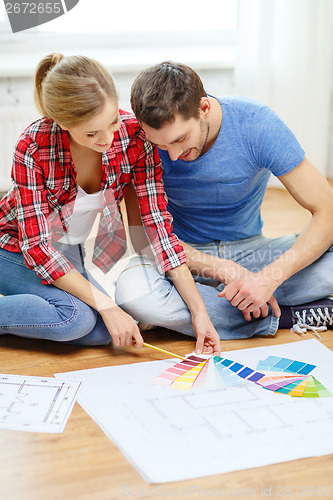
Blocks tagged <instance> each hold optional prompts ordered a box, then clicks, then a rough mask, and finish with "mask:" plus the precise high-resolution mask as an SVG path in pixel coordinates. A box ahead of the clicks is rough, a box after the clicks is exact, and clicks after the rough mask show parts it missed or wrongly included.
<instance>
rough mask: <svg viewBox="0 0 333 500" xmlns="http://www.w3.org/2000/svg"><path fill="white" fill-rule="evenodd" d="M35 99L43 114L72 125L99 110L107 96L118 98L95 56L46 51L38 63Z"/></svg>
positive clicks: (80, 122) (66, 124)
mask: <svg viewBox="0 0 333 500" xmlns="http://www.w3.org/2000/svg"><path fill="white" fill-rule="evenodd" d="M34 98H35V103H36V106H37V108H38V110H39V112H40V113H41V114H42V115H43V116H46V117H47V118H51V119H52V120H54V121H55V122H57V123H58V124H60V125H63V126H64V127H66V128H71V127H75V126H77V125H80V124H82V123H83V122H85V121H87V120H89V119H90V118H92V117H93V116H95V115H97V114H99V113H100V112H102V110H103V108H104V106H105V102H106V100H107V99H109V98H111V99H115V100H116V101H117V91H116V88H115V84H114V81H113V79H112V76H111V75H110V73H109V72H108V71H107V69H106V68H104V66H102V64H100V63H98V62H97V61H95V60H94V59H90V58H88V57H84V56H69V57H65V56H63V55H62V54H49V55H48V56H46V57H44V58H43V59H42V60H41V61H40V63H39V64H38V66H37V70H36V75H35V90H34Z"/></svg>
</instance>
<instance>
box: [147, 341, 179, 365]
mask: <svg viewBox="0 0 333 500" xmlns="http://www.w3.org/2000/svg"><path fill="white" fill-rule="evenodd" d="M143 345H144V346H146V347H150V348H151V349H155V350H156V351H160V352H164V353H165V354H170V356H172V357H173V358H179V359H183V360H184V361H186V358H184V357H183V356H179V354H174V353H173V352H170V351H165V350H164V349H160V348H159V347H156V346H154V345H151V344H147V343H146V342H144V343H143Z"/></svg>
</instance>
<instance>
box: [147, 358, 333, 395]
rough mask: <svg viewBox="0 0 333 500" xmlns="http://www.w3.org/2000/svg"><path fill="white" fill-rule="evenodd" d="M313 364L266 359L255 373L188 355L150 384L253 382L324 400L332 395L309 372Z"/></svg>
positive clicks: (194, 385) (228, 361)
mask: <svg viewBox="0 0 333 500" xmlns="http://www.w3.org/2000/svg"><path fill="white" fill-rule="evenodd" d="M315 367H316V366H315V365H311V364H309V363H304V362H301V361H295V360H292V359H288V358H279V357H276V356H269V357H268V358H267V359H265V360H262V361H259V363H258V366H257V370H255V369H253V368H250V367H248V366H245V365H243V364H242V363H238V362H237V361H233V360H231V359H227V358H223V357H219V356H214V357H208V358H207V357H199V356H193V355H192V356H189V357H188V358H186V360H184V361H181V362H180V363H177V364H175V365H173V366H172V367H170V368H168V370H166V371H164V372H163V373H161V374H160V375H159V376H158V377H157V378H156V379H155V380H154V381H153V382H154V383H155V384H158V385H162V386H171V387H172V388H173V389H177V390H183V391H189V390H191V389H192V388H204V389H214V388H221V387H225V388H228V387H237V386H241V385H244V384H246V383H251V382H252V383H255V384H257V385H260V386H261V387H263V388H264V389H267V390H270V391H274V392H278V393H282V394H288V395H289V396H297V397H308V398H313V397H327V396H332V394H331V393H330V392H329V391H328V390H327V389H326V388H325V387H324V386H323V385H322V384H321V383H320V382H319V381H318V380H317V379H316V378H315V377H314V376H313V375H310V372H311V371H312V370H313V369H314V368H315Z"/></svg>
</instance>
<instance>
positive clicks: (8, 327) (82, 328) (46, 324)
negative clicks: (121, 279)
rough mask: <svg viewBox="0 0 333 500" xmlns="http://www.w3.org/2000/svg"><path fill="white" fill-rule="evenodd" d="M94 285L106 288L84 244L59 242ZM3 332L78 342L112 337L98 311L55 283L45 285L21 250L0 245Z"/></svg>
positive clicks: (100, 342)
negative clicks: (89, 268) (89, 266)
mask: <svg viewBox="0 0 333 500" xmlns="http://www.w3.org/2000/svg"><path fill="white" fill-rule="evenodd" d="M57 249H58V250H59V251H60V252H62V253H63V254H64V255H65V256H66V257H67V259H68V260H69V261H70V262H71V263H72V264H73V265H74V266H75V268H76V269H77V270H78V271H79V272H80V273H81V274H82V275H83V276H84V277H85V278H86V279H88V280H89V281H90V282H91V283H92V284H93V285H95V286H96V287H97V288H98V289H99V290H102V291H103V292H104V293H106V292H105V290H103V289H102V287H101V286H100V285H99V283H97V282H96V280H94V278H93V277H92V276H91V274H90V273H89V272H88V271H87V270H86V269H85V266H84V250H83V248H82V246H81V245H59V244H58V245H57ZM0 294H2V295H4V297H0V334H1V333H9V334H12V335H18V336H20V337H29V338H36V339H47V340H56V341H59V342H67V343H71V344H78V345H104V344H109V343H110V341H111V336H110V334H109V332H108V330H107V329H106V327H105V325H104V322H103V320H102V318H101V316H100V314H99V313H97V311H96V310H95V309H93V308H92V307H90V306H88V305H87V304H85V303H84V302H82V301H81V300H80V299H77V298H76V297H74V296H73V295H71V294H70V293H67V292H64V291H63V290H60V289H59V288H57V287H56V286H54V285H43V284H42V280H41V278H40V277H39V276H37V274H36V273H35V272H34V271H32V270H30V269H29V268H28V267H27V266H26V264H25V262H24V259H23V256H22V254H21V253H14V252H8V251H7V250H3V249H2V248H0Z"/></svg>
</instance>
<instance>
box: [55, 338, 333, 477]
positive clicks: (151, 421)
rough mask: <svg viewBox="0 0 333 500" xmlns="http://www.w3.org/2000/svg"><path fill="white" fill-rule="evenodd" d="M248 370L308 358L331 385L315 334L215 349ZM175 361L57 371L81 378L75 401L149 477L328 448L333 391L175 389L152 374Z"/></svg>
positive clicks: (328, 355) (195, 473)
mask: <svg viewBox="0 0 333 500" xmlns="http://www.w3.org/2000/svg"><path fill="white" fill-rule="evenodd" d="M223 354H224V355H226V356H228V358H230V359H233V360H235V361H236V362H238V363H243V364H245V365H246V366H249V367H252V368H255V367H256V366H257V364H258V362H259V360H262V359H264V357H267V356H270V355H275V356H280V357H286V356H288V357H291V358H293V359H300V360H302V361H304V363H308V364H310V363H314V364H315V365H316V368H314V369H313V373H314V375H315V376H316V377H318V379H319V380H321V381H322V382H323V383H324V385H325V387H327V388H328V390H330V392H332V390H333V353H332V352H331V351H330V350H329V349H327V348H326V347H324V346H323V345H322V344H320V342H318V341H317V340H306V341H301V342H295V343H293V344H283V345H278V346H271V347H260V348H254V349H244V350H239V351H232V352H228V353H226V352H225V353H223ZM174 364H175V360H174V359H173V360H171V359H169V360H163V361H152V362H145V363H134V364H131V365H122V366H111V367H104V368H97V369H92V370H82V371H77V372H69V373H62V374H58V375H56V377H57V376H60V377H62V378H63V379H64V378H66V377H68V379H69V380H82V390H80V394H79V397H78V402H79V404H80V405H81V406H82V407H83V409H84V410H85V411H86V412H87V413H88V414H89V415H90V416H91V417H92V418H93V419H94V420H95V421H96V422H97V423H98V425H99V426H100V427H101V428H102V430H103V431H104V432H105V433H106V435H107V436H108V437H109V438H110V439H111V440H112V441H113V442H114V443H115V444H116V445H117V446H118V447H119V448H120V449H121V450H122V452H123V453H124V455H125V456H126V457H127V458H128V459H129V460H130V462H131V463H132V464H133V466H134V467H136V469H137V470H138V471H139V472H140V473H141V475H142V476H143V478H144V479H145V480H146V481H147V482H149V483H163V482H170V481H178V480H184V479H190V478H195V477H201V476H207V475H212V474H219V473H223V472H230V471H233V470H241V469H245V468H249V467H259V466H264V465H268V464H272V463H277V462H283V461H288V460H295V459H298V458H304V457H309V456H317V455H324V454H328V453H332V452H333V435H332V432H331V429H332V426H333V397H317V398H311V397H310V398H309V397H291V396H289V395H286V394H282V393H277V392H273V391H271V390H266V389H264V388H263V387H261V386H259V385H257V384H254V383H253V382H250V381H246V380H244V383H242V385H241V386H231V387H228V386H227V387H217V388H213V389H206V388H200V387H199V388H195V387H192V389H191V391H188V390H178V389H174V388H172V385H168V386H163V385H158V384H154V380H156V377H158V376H159V375H160V374H161V373H163V372H164V371H165V370H168V369H169V368H170V367H172V366H173V365H174Z"/></svg>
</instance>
